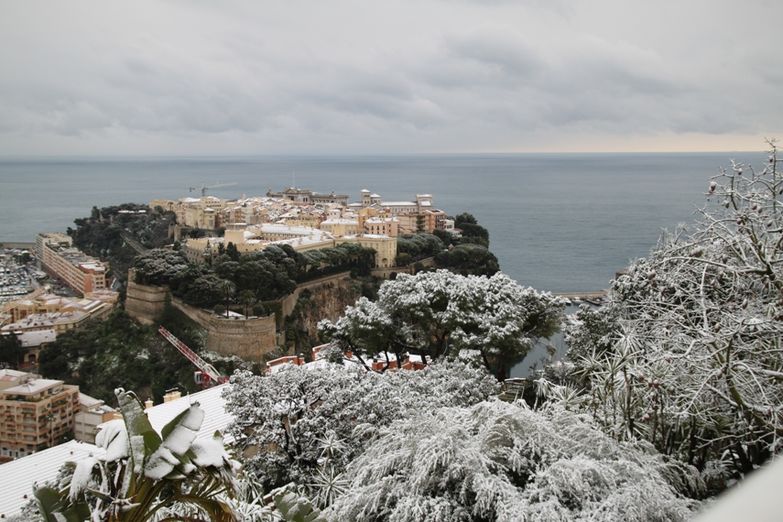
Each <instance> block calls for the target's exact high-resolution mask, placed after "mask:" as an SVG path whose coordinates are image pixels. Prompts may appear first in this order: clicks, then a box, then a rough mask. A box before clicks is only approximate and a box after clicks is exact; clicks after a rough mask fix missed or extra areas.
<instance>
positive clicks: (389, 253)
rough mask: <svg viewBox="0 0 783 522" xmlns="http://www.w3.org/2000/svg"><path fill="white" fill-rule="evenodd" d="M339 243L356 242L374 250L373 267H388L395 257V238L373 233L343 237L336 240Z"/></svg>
mask: <svg viewBox="0 0 783 522" xmlns="http://www.w3.org/2000/svg"><path fill="white" fill-rule="evenodd" d="M336 241H337V243H338V244H340V243H357V244H359V245H361V246H363V247H364V248H372V249H373V250H375V267H376V268H390V267H393V266H394V265H395V261H396V259H397V238H396V237H389V236H381V235H373V234H363V235H361V236H353V237H350V236H349V237H343V238H339V239H337V240H336Z"/></svg>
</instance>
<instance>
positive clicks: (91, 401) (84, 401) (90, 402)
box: [79, 392, 103, 408]
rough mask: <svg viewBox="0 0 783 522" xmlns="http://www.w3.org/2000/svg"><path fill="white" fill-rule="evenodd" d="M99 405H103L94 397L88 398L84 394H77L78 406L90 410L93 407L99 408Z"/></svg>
mask: <svg viewBox="0 0 783 522" xmlns="http://www.w3.org/2000/svg"><path fill="white" fill-rule="evenodd" d="M101 404H103V401H102V400H101V399H96V398H95V397H90V396H89V395H87V394H86V393H82V392H79V406H84V407H85V408H92V407H94V406H100V405H101Z"/></svg>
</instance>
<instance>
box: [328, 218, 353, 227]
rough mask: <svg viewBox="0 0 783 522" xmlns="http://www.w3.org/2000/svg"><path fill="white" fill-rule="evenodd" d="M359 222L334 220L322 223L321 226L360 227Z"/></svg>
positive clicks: (341, 219)
mask: <svg viewBox="0 0 783 522" xmlns="http://www.w3.org/2000/svg"><path fill="white" fill-rule="evenodd" d="M358 224H359V222H358V221H357V220H355V219H346V218H333V219H327V220H326V221H322V222H321V225H358Z"/></svg>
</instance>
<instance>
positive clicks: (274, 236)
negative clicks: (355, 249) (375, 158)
mask: <svg viewBox="0 0 783 522" xmlns="http://www.w3.org/2000/svg"><path fill="white" fill-rule="evenodd" d="M348 198H349V196H347V195H344V194H334V193H333V192H332V193H329V194H321V193H318V192H313V191H312V190H308V189H301V188H295V187H289V188H287V189H285V190H283V191H281V192H277V193H275V192H272V191H269V192H267V194H266V196H263V197H243V198H240V199H237V200H227V199H221V198H218V197H215V196H202V197H200V198H182V199H179V200H165V199H155V200H152V201H150V203H149V206H150V207H151V208H158V207H160V208H162V209H164V210H167V211H171V212H174V213H175V214H176V216H177V226H176V230H175V238H176V239H180V238H182V237H184V236H185V235H186V234H187V231H189V230H194V229H195V230H206V231H218V230H220V231H222V232H223V236H222V237H202V238H185V240H184V250H185V253H186V255H187V257H188V258H189V259H191V260H193V261H203V260H204V259H205V258H208V257H210V256H214V255H216V254H217V252H218V250H219V249H220V247H221V245H222V247H226V246H227V245H228V243H233V245H234V246H235V247H236V249H237V250H238V251H239V252H240V253H250V252H257V251H260V250H263V249H264V248H266V247H267V246H269V245H290V246H291V247H293V248H294V250H296V251H302V252H303V251H307V250H317V249H323V248H329V247H334V246H337V245H339V244H345V243H354V244H358V245H360V246H363V247H366V248H372V249H373V250H375V252H376V257H375V264H376V267H379V268H388V267H391V266H394V263H395V259H396V256H397V237H398V236H400V235H405V234H416V233H420V232H426V233H432V232H433V231H435V230H445V231H450V232H453V231H454V220H453V219H448V217H447V215H446V213H445V212H444V211H443V210H439V209H437V208H435V207H434V206H433V198H432V195H430V194H417V195H416V197H415V200H413V201H384V200H383V199H382V198H381V196H380V195H378V194H375V193H371V192H370V191H369V190H367V189H363V190H362V191H361V195H360V200H359V201H357V202H354V203H349V202H348Z"/></svg>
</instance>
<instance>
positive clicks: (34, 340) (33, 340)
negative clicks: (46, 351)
mask: <svg viewBox="0 0 783 522" xmlns="http://www.w3.org/2000/svg"><path fill="white" fill-rule="evenodd" d="M17 337H18V338H19V342H21V343H22V347H23V348H33V347H35V346H41V345H42V344H44V343H52V342H54V341H55V340H56V339H57V332H55V331H54V330H33V331H30V332H22V333H20V334H19V335H18V336H17Z"/></svg>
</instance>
